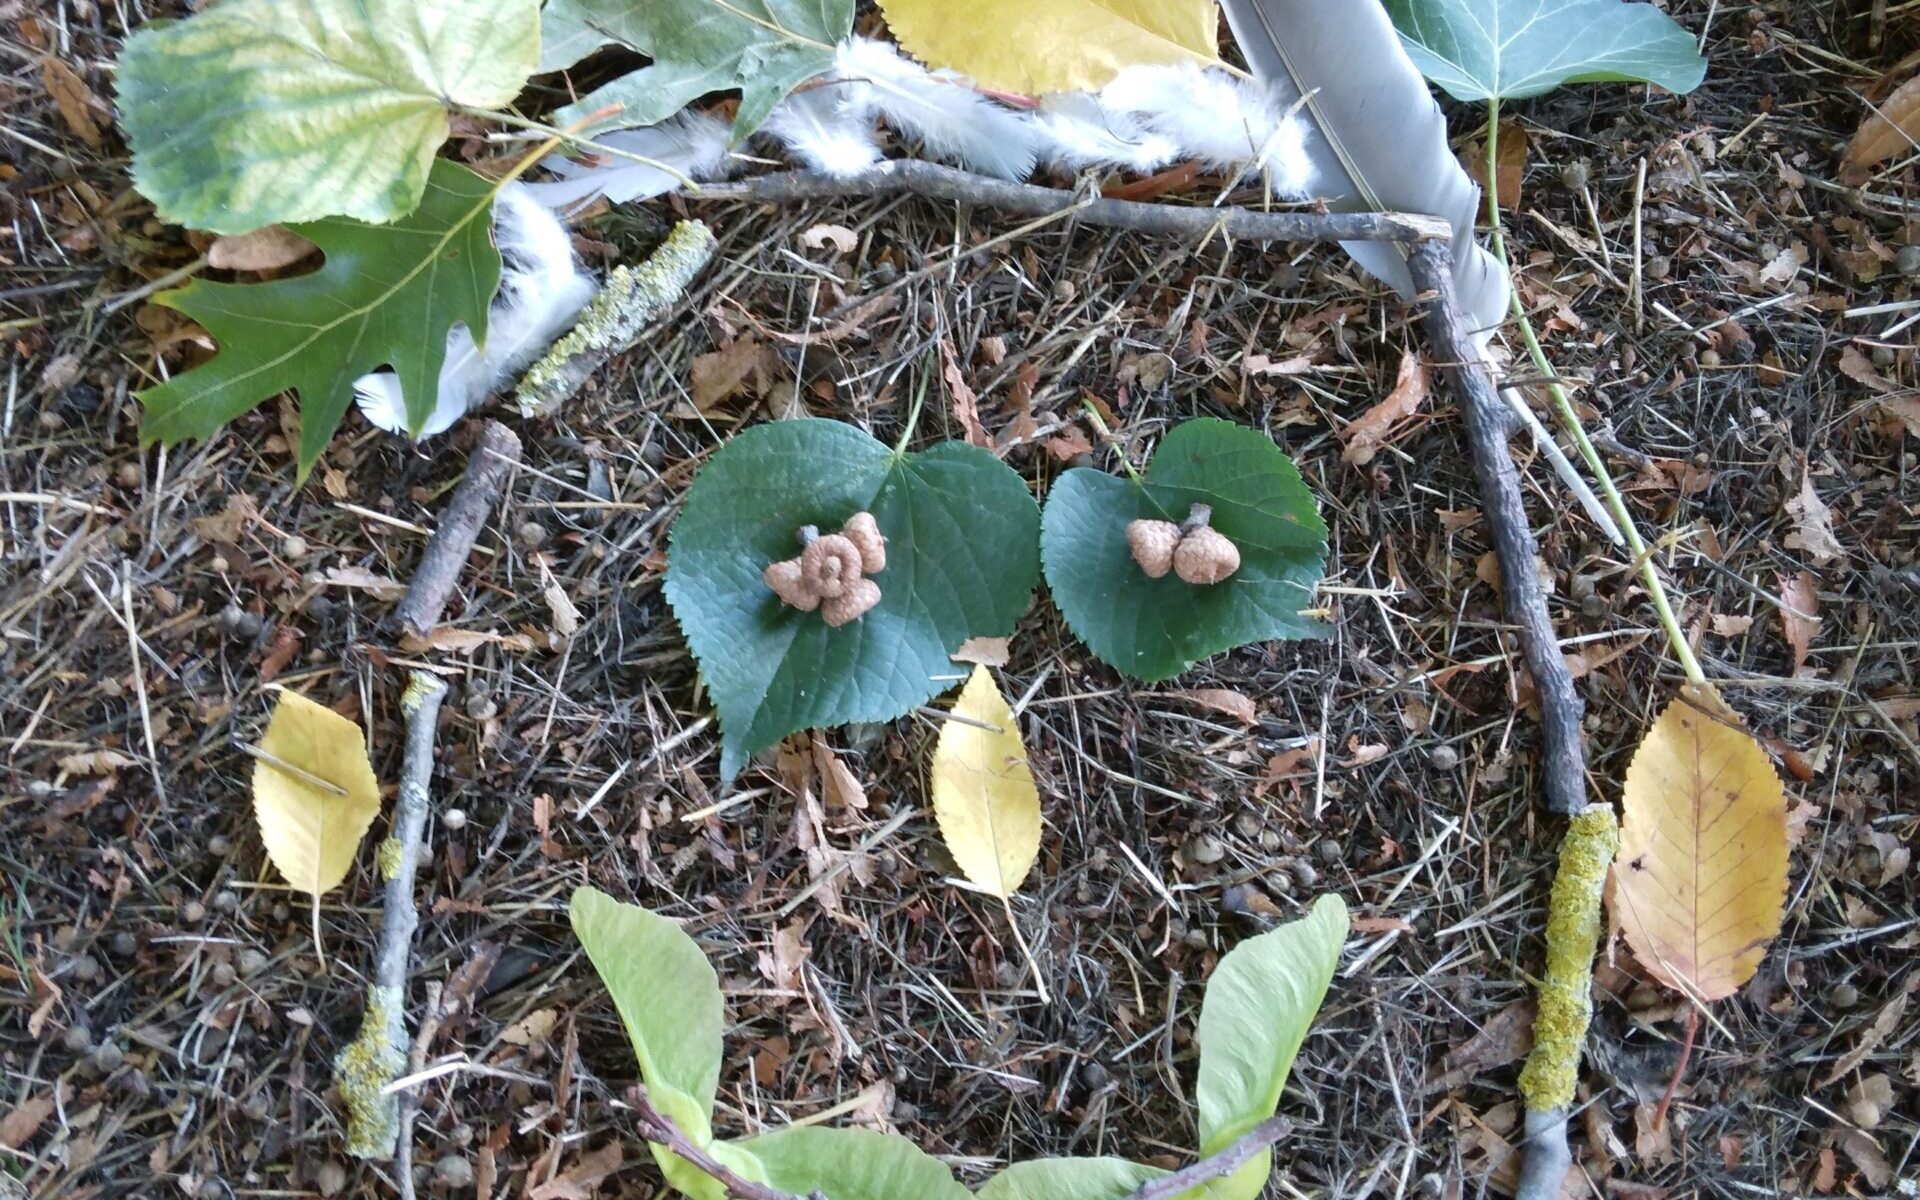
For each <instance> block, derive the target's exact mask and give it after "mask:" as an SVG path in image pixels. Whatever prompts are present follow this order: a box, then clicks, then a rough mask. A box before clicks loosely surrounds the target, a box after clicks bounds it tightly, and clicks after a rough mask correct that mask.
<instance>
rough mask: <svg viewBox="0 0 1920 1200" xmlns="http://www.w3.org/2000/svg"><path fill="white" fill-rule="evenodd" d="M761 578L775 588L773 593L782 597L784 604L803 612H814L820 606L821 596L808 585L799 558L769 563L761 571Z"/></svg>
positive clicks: (781, 600)
mask: <svg viewBox="0 0 1920 1200" xmlns="http://www.w3.org/2000/svg"><path fill="white" fill-rule="evenodd" d="M760 579H761V581H762V582H764V583H765V584H766V585H767V586H768V587H770V588H772V589H773V594H774V595H776V596H778V597H780V602H781V603H782V604H786V605H788V606H790V607H792V608H797V609H799V610H800V611H801V612H812V611H813V610H814V609H816V608H819V607H820V597H819V596H818V595H816V594H815V593H814V590H813V589H812V588H810V587H808V586H807V581H806V579H805V577H804V574H803V572H802V571H801V570H800V560H799V559H797V558H789V559H787V560H786V561H784V562H777V563H769V564H767V569H766V570H764V571H762V572H760Z"/></svg>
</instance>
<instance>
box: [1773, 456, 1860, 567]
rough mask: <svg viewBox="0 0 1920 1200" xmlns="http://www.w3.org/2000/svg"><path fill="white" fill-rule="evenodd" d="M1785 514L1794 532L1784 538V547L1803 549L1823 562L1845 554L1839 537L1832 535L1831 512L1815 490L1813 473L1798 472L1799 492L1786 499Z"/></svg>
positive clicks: (1814, 558)
mask: <svg viewBox="0 0 1920 1200" xmlns="http://www.w3.org/2000/svg"><path fill="white" fill-rule="evenodd" d="M1787 516H1788V517H1789V518H1790V519H1791V520H1792V521H1793V532H1792V533H1789V534H1788V535H1787V536H1786V538H1785V541H1786V544H1787V549H1789V550H1805V551H1806V552H1807V553H1808V554H1811V555H1812V556H1813V561H1815V562H1817V563H1823V564H1824V563H1830V562H1832V561H1833V560H1834V559H1836V558H1845V557H1846V554H1847V552H1846V549H1845V548H1844V547H1842V546H1841V545H1840V539H1839V538H1836V537H1834V536H1833V511H1832V510H1831V509H1829V508H1828V507H1827V505H1826V503H1825V502H1824V501H1822V500H1821V499H1820V493H1818V492H1816V491H1814V489H1813V476H1812V475H1810V474H1803V475H1801V477H1800V492H1799V494H1798V495H1796V496H1795V497H1794V498H1793V499H1791V500H1789V501H1787Z"/></svg>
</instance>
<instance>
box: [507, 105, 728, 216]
mask: <svg viewBox="0 0 1920 1200" xmlns="http://www.w3.org/2000/svg"><path fill="white" fill-rule="evenodd" d="M732 136H733V130H732V127H731V126H729V125H728V124H727V123H726V122H725V121H722V120H721V119H720V118H718V117H715V116H711V115H709V114H707V113H704V112H700V111H698V110H696V109H691V108H690V109H687V110H685V111H683V112H680V113H677V114H675V115H674V116H671V117H669V118H667V119H666V120H664V121H662V122H660V123H659V124H658V125H649V126H647V127H646V128H644V129H622V130H618V131H616V132H613V133H604V134H601V135H600V136H599V137H597V138H595V139H594V140H595V141H597V142H599V143H601V144H602V145H606V146H611V147H613V148H614V149H615V150H624V151H626V152H627V153H628V154H637V155H639V156H640V157H642V158H647V159H652V160H653V163H658V164H660V165H659V166H655V165H653V164H652V163H643V162H635V161H633V160H632V159H628V158H619V157H615V156H613V155H605V156H602V159H601V161H598V162H586V161H583V160H575V159H571V158H568V157H567V156H566V155H564V154H549V155H547V157H545V158H543V159H541V160H540V165H541V166H543V167H545V168H547V169H548V170H549V171H552V172H553V173H554V174H556V175H558V176H560V178H559V179H558V180H556V181H553V182H550V183H531V184H528V185H527V188H528V190H529V191H530V192H531V193H532V195H533V196H534V198H535V199H537V200H539V201H540V202H541V203H542V204H544V205H546V206H547V207H548V208H555V209H560V210H562V211H566V210H569V209H572V208H575V207H578V206H580V205H583V204H585V203H586V202H587V201H589V200H591V199H593V198H594V197H595V196H599V195H603V194H604V195H605V196H606V198H607V199H608V200H609V201H611V202H613V203H615V204H623V203H625V202H627V201H629V200H651V199H653V198H654V197H655V196H662V195H665V194H666V193H668V192H671V191H675V190H677V189H678V188H679V187H680V186H681V181H682V180H683V179H692V180H694V181H696V182H698V181H700V180H706V179H713V178H716V177H717V176H719V175H720V174H721V173H722V172H724V171H725V170H726V166H727V146H728V143H729V140H730V139H731V138H732ZM664 168H671V170H666V169H664ZM674 172H678V174H677V175H676V174H674Z"/></svg>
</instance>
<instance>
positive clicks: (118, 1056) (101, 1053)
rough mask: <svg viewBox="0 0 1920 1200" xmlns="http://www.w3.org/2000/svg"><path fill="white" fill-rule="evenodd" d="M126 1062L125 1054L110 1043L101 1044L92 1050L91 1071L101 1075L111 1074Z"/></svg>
mask: <svg viewBox="0 0 1920 1200" xmlns="http://www.w3.org/2000/svg"><path fill="white" fill-rule="evenodd" d="M126 1060H127V1056H126V1054H125V1052H123V1051H122V1050H121V1049H120V1047H119V1046H117V1045H115V1044H114V1043H112V1042H101V1043H100V1044H99V1045H98V1046H95V1047H94V1048H93V1069H94V1070H96V1071H98V1072H100V1073H101V1074H102V1075H111V1074H113V1073H114V1072H115V1071H117V1070H119V1069H120V1064H121V1063H123V1062H125V1061H126Z"/></svg>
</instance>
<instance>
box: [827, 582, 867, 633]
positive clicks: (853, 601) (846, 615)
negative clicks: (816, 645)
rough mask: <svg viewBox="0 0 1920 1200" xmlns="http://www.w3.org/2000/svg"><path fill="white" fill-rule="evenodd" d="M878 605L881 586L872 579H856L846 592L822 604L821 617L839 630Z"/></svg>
mask: <svg viewBox="0 0 1920 1200" xmlns="http://www.w3.org/2000/svg"><path fill="white" fill-rule="evenodd" d="M878 603H880V585H879V584H877V583H875V582H874V581H873V580H871V579H855V580H854V581H853V582H852V583H850V584H848V585H847V590H846V591H844V592H842V593H840V594H839V595H838V596H835V597H834V598H833V599H831V600H826V601H822V602H821V605H820V616H821V618H822V619H823V620H825V621H826V623H827V624H828V625H831V626H833V627H834V628H835V629H838V628H840V626H842V625H845V624H846V623H847V622H848V621H853V620H857V619H858V618H859V617H861V616H862V615H863V614H864V613H865V612H866V611H867V610H868V609H870V608H872V607H873V606H874V605H876V604H878Z"/></svg>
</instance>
